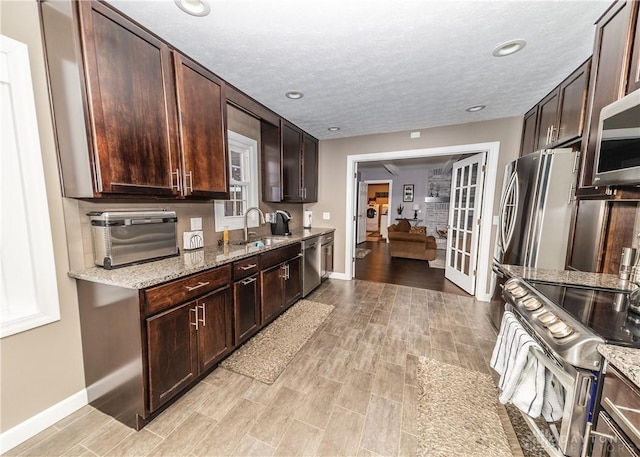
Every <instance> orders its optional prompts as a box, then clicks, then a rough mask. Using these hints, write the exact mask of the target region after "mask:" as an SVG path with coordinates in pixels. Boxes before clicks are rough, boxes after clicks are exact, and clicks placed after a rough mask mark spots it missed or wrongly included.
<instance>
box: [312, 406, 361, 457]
mask: <svg viewBox="0 0 640 457" xmlns="http://www.w3.org/2000/svg"><path fill="white" fill-rule="evenodd" d="M364 420H365V418H364V416H363V415H361V414H358V413H356V412H353V411H349V410H347V409H344V408H340V407H339V406H336V407H334V409H333V413H332V414H331V419H329V425H328V426H327V429H326V430H325V432H324V435H323V436H322V441H321V442H320V447H319V448H318V452H317V453H316V455H317V456H322V457H341V456H353V455H356V454H357V453H358V449H359V446H360V438H361V436H362V429H363V426H364Z"/></svg>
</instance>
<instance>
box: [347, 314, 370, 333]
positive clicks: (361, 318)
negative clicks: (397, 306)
mask: <svg viewBox="0 0 640 457" xmlns="http://www.w3.org/2000/svg"><path fill="white" fill-rule="evenodd" d="M371 313H373V310H371ZM370 320H371V314H365V313H363V312H360V311H358V312H357V313H355V314H354V315H353V317H352V318H351V320H350V321H349V327H351V328H352V329H355V330H364V329H365V328H367V324H368V323H369V321H370Z"/></svg>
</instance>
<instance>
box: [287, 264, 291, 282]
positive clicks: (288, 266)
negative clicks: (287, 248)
mask: <svg viewBox="0 0 640 457" xmlns="http://www.w3.org/2000/svg"><path fill="white" fill-rule="evenodd" d="M290 278H291V267H290V265H289V264H287V279H290Z"/></svg>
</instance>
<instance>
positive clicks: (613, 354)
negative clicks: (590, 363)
mask: <svg viewBox="0 0 640 457" xmlns="http://www.w3.org/2000/svg"><path fill="white" fill-rule="evenodd" d="M598 351H599V352H600V354H602V355H603V356H604V358H605V359H607V360H608V361H609V363H611V364H612V365H613V366H615V367H616V368H617V369H618V371H620V373H622V374H623V375H625V376H626V377H627V378H629V380H630V381H631V382H633V383H634V384H635V385H636V386H638V387H640V349H633V348H625V347H621V346H612V345H610V344H601V345H599V346H598Z"/></svg>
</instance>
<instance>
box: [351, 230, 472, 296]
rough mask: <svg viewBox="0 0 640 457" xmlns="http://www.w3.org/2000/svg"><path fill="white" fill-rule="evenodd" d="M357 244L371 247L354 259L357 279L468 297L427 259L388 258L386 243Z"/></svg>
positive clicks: (387, 245)
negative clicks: (431, 265)
mask: <svg viewBox="0 0 640 457" xmlns="http://www.w3.org/2000/svg"><path fill="white" fill-rule="evenodd" d="M358 247H359V248H367V249H371V253H370V254H369V255H367V256H366V257H365V258H363V259H356V276H355V277H356V279H361V280H364V281H374V282H385V283H389V284H397V285H399V286H408V287H417V288H420V289H430V290H434V291H438V292H448V293H451V294H456V295H465V296H469V294H467V293H466V292H465V291H464V290H462V289H460V288H459V287H458V286H456V285H455V284H453V283H452V282H451V281H449V280H448V279H445V277H444V270H443V269H440V268H429V264H428V262H427V261H426V260H415V259H402V258H398V257H396V258H391V256H390V255H389V244H388V243H377V242H372V241H365V242H364V243H360V244H358Z"/></svg>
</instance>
